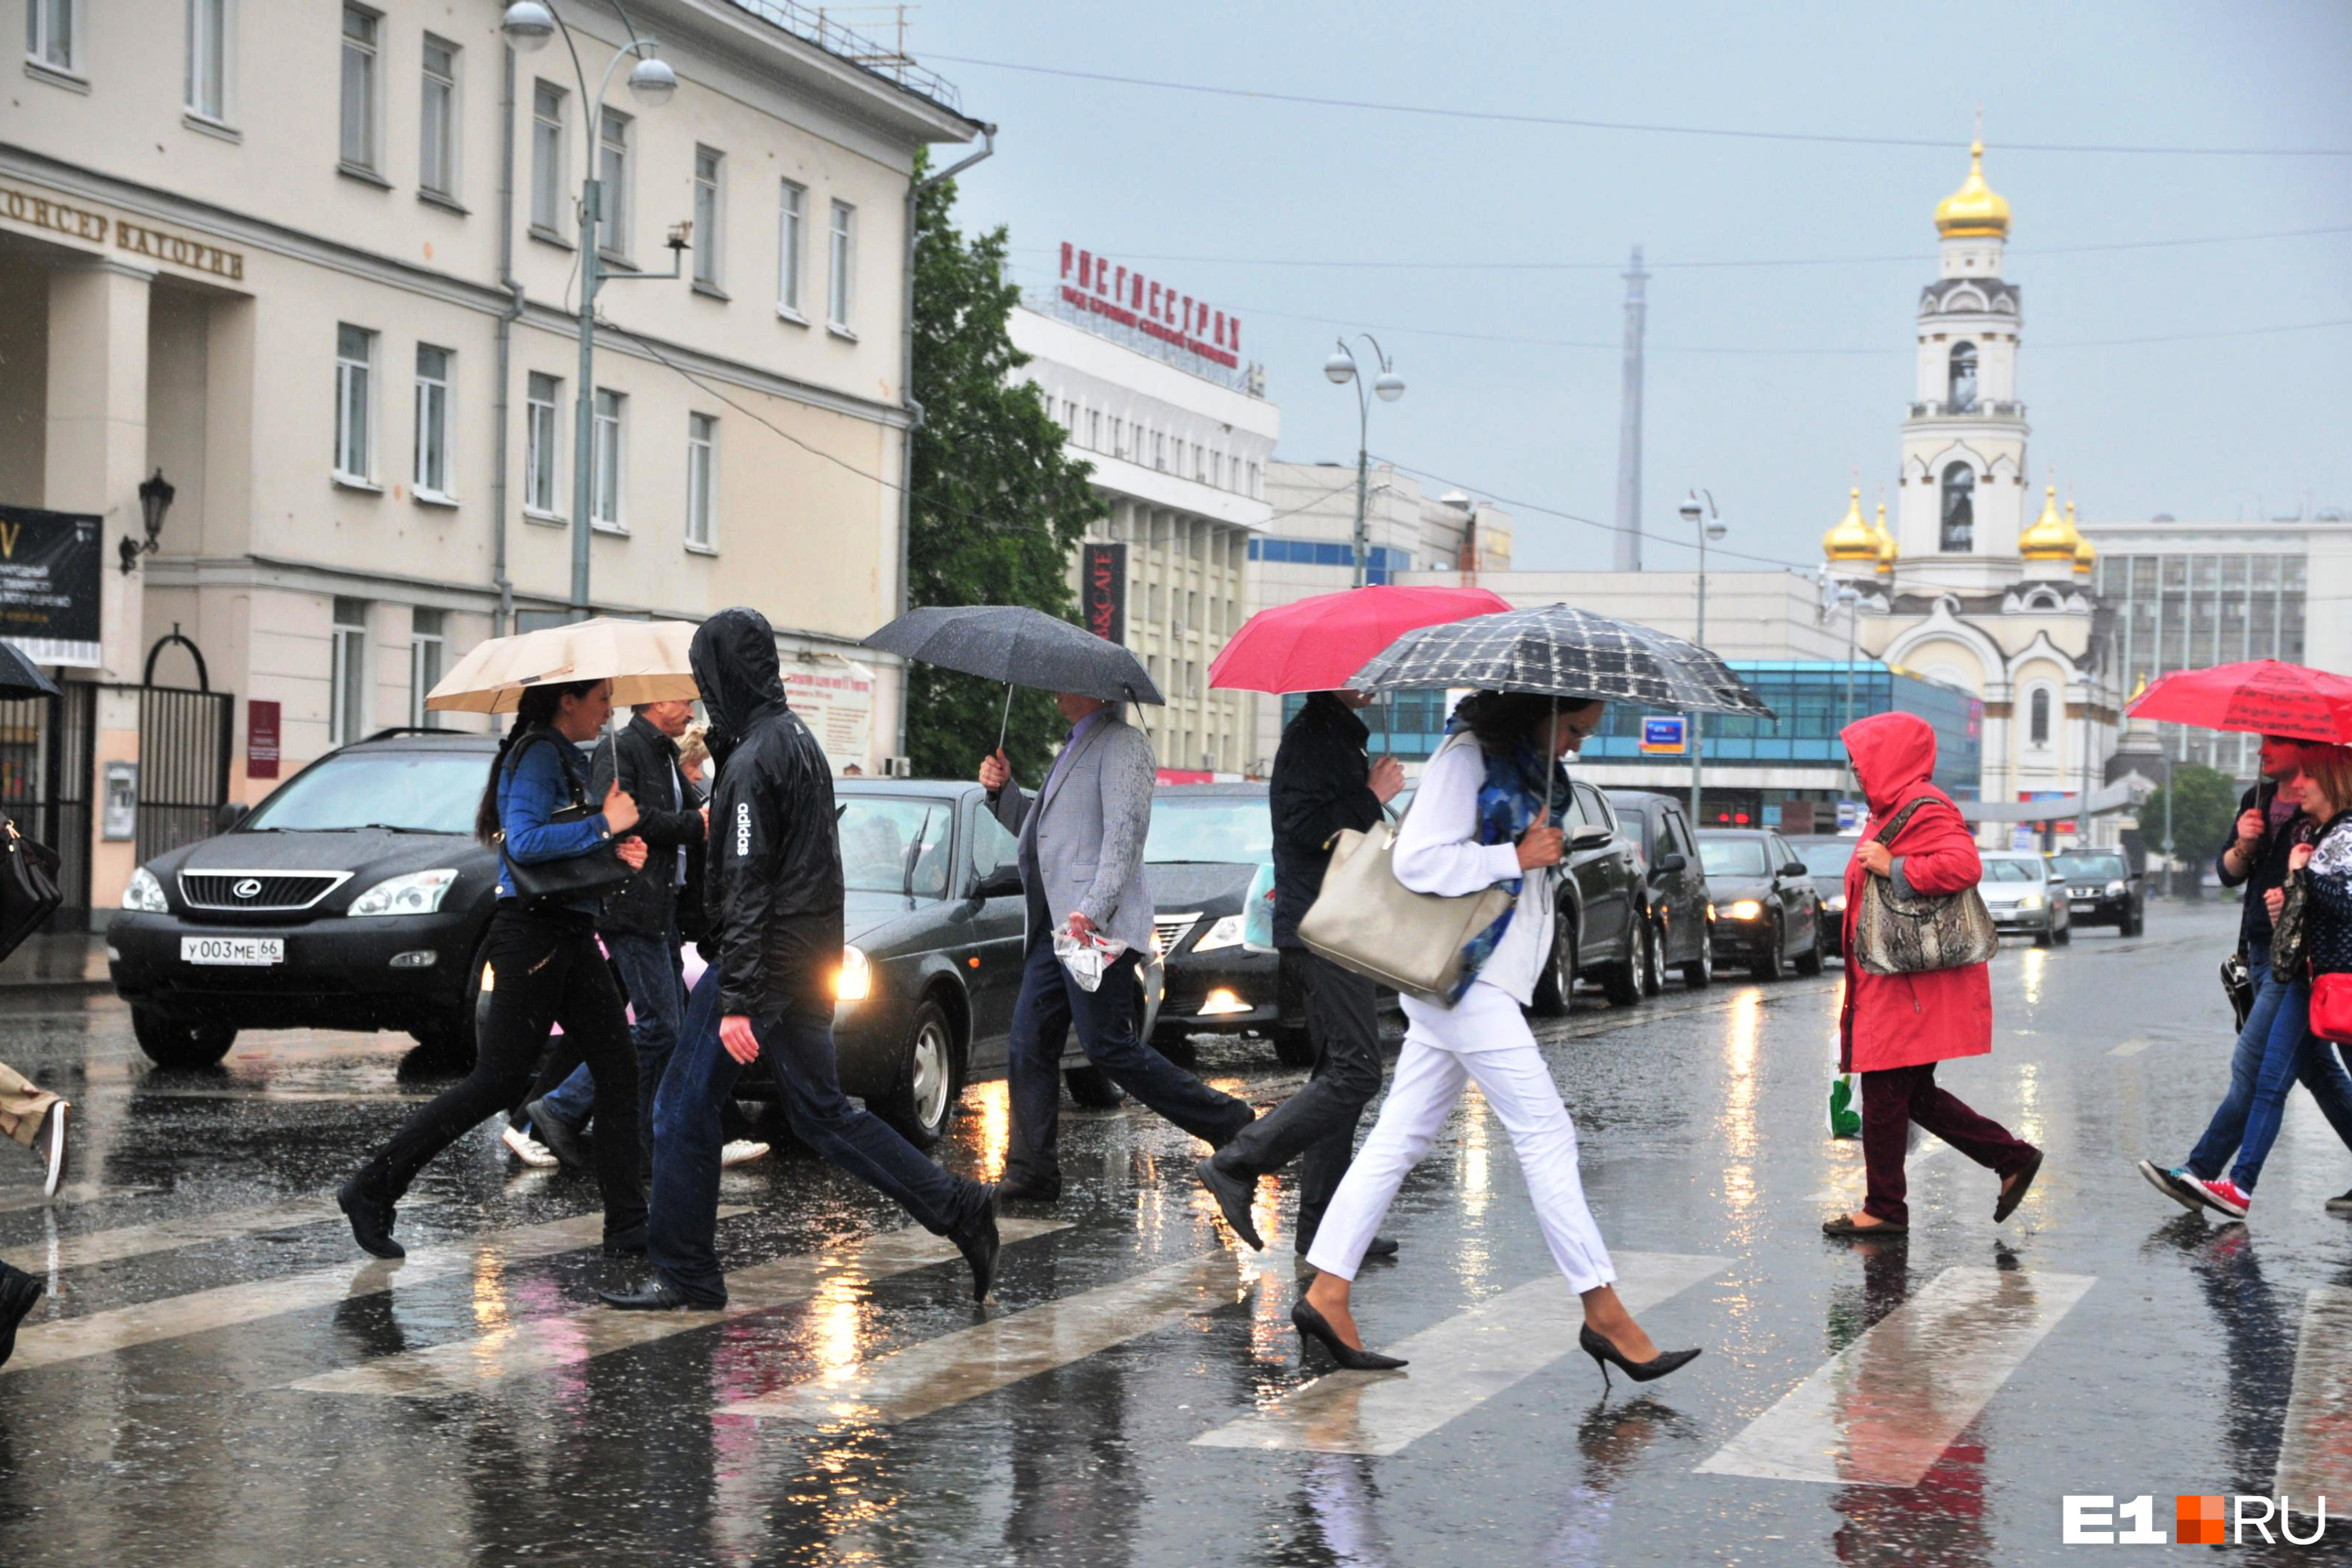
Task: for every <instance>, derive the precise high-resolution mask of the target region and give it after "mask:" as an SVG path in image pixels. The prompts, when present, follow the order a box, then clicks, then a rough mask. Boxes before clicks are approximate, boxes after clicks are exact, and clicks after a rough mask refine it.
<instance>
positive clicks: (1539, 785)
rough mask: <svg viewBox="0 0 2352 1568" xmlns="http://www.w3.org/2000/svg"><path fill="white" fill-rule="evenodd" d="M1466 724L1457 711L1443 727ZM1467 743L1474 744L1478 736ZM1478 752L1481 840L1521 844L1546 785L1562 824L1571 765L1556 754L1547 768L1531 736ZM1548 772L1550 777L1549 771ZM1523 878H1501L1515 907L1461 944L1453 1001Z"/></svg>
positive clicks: (1554, 816)
mask: <svg viewBox="0 0 2352 1568" xmlns="http://www.w3.org/2000/svg"><path fill="white" fill-rule="evenodd" d="M1464 728H1465V726H1464V725H1463V722H1462V721H1461V720H1460V719H1459V718H1458V717H1457V718H1454V719H1450V720H1448V721H1446V725H1445V732H1446V734H1447V735H1449V736H1452V735H1455V734H1459V733H1461V731H1463V729H1464ZM1468 743H1469V744H1471V745H1473V746H1476V745H1477V744H1478V742H1477V740H1476V738H1475V736H1474V737H1472V738H1471V739H1470V741H1469V742H1468ZM1479 754H1480V755H1481V756H1482V757H1484V758H1485V760H1486V780H1485V782H1484V783H1482V784H1479V786H1478V842H1479V843H1481V844H1517V842H1518V841H1519V840H1520V838H1521V837H1525V836H1526V833H1527V831H1528V828H1530V827H1532V826H1535V820H1536V817H1537V816H1538V814H1539V813H1540V812H1541V811H1542V810H1543V808H1544V801H1545V795H1546V794H1547V786H1549V796H1550V802H1551V824H1552V826H1559V824H1560V823H1561V822H1562V821H1564V820H1565V819H1566V817H1567V814H1568V810H1569V805H1570V802H1571V801H1573V800H1574V799H1575V795H1574V794H1573V792H1572V790H1571V788H1570V784H1569V782H1568V770H1567V769H1566V768H1563V767H1561V766H1560V765H1559V761H1558V759H1556V758H1555V759H1553V760H1552V762H1551V764H1550V766H1549V769H1547V768H1546V766H1545V762H1544V758H1543V757H1542V756H1541V755H1540V754H1539V753H1538V749H1537V747H1536V743H1535V739H1534V737H1533V736H1528V737H1526V738H1523V739H1522V740H1521V741H1520V742H1519V743H1518V744H1517V746H1516V747H1514V748H1513V749H1512V750H1511V751H1510V752H1507V753H1505V754H1504V755H1501V756H1496V755H1495V754H1494V753H1492V752H1487V751H1486V750H1485V749H1484V748H1483V747H1481V748H1480V752H1479ZM1547 773H1549V778H1548V779H1547V777H1546V774H1547ZM1524 880H1525V879H1523V878H1519V877H1514V878H1512V879H1510V880H1509V881H1507V882H1505V883H1503V884H1501V885H1502V886H1503V887H1506V888H1508V889H1510V890H1511V907H1510V908H1509V909H1507V910H1504V911H1503V912H1502V914H1501V915H1500V916H1498V917H1497V918H1496V921H1495V923H1494V924H1492V925H1490V926H1488V927H1487V928H1486V930H1484V931H1480V932H1479V933H1478V934H1477V935H1475V936H1474V937H1472V938H1471V939H1470V940H1469V942H1467V943H1465V944H1464V946H1463V949H1462V979H1461V982H1460V984H1456V985H1455V986H1454V993H1453V994H1452V995H1451V996H1449V997H1447V998H1446V1003H1447V1005H1449V1006H1450V1005H1453V1004H1454V1003H1456V1002H1459V1001H1461V1000H1462V998H1463V997H1464V996H1465V995H1466V994H1468V993H1469V990H1470V987H1471V985H1472V984H1474V983H1475V981H1476V980H1477V978H1478V972H1479V971H1480V970H1482V969H1484V968H1486V961H1487V960H1488V959H1490V958H1492V957H1493V956H1494V955H1495V949H1496V945H1497V944H1499V943H1500V942H1502V940H1503V933H1504V932H1505V931H1508V930H1510V929H1511V916H1512V915H1514V914H1515V913H1517V910H1518V896H1519V889H1520V886H1521V884H1522V883H1523V881H1524Z"/></svg>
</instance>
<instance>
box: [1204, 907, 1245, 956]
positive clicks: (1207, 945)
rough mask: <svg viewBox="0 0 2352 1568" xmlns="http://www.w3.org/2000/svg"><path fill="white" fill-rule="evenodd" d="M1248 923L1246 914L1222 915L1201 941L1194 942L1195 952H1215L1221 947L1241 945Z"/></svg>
mask: <svg viewBox="0 0 2352 1568" xmlns="http://www.w3.org/2000/svg"><path fill="white" fill-rule="evenodd" d="M1246 923H1247V917H1246V916H1244V915H1221V916H1219V917H1218V919H1217V923H1216V924H1214V925H1213V926H1211V927H1210V928H1209V929H1208V931H1207V932H1206V934H1204V935H1203V936H1202V938H1201V940H1200V941H1198V942H1194V943H1193V944H1192V951H1193V952H1215V951H1216V950H1217V949H1218V948H1221V947H1239V946H1241V944H1242V940H1243V939H1242V931H1243V930H1244V926H1245V925H1246Z"/></svg>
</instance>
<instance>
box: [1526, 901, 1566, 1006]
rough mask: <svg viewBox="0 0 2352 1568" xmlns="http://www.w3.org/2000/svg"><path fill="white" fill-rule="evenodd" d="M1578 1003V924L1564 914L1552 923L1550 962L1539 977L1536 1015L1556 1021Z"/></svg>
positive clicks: (1537, 981) (1561, 912)
mask: <svg viewBox="0 0 2352 1568" xmlns="http://www.w3.org/2000/svg"><path fill="white" fill-rule="evenodd" d="M1575 999H1576V921H1573V920H1571V919H1570V918H1569V914H1568V911H1567V910H1561V911H1560V913H1559V919H1557V920H1555V921H1553V922H1552V929H1551V962H1550V963H1547V964H1545V965H1544V971H1543V973H1541V974H1540V975H1538V976H1537V977H1536V999H1535V1008H1534V1011H1536V1012H1537V1013H1539V1014H1541V1015H1542V1016H1545V1017H1547V1018H1557V1017H1559V1016H1561V1015H1562V1014H1564V1013H1566V1012H1567V1011H1568V1010H1569V1008H1570V1006H1571V1005H1574V1002H1575Z"/></svg>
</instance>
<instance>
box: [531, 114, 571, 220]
mask: <svg viewBox="0 0 2352 1568" xmlns="http://www.w3.org/2000/svg"><path fill="white" fill-rule="evenodd" d="M530 226H531V227H532V228H533V229H534V230H536V231H537V232H538V233H540V234H542V235H545V236H546V237H548V238H550V239H562V237H563V89H562V88H560V87H550V86H548V85H547V83H545V82H543V81H542V82H537V83H534V84H533V85H532V87H531V89H530Z"/></svg>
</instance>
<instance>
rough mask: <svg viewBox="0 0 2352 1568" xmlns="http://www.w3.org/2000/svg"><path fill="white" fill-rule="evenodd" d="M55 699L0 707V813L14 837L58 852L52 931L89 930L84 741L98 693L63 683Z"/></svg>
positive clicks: (91, 730) (93, 728)
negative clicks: (59, 897)
mask: <svg viewBox="0 0 2352 1568" xmlns="http://www.w3.org/2000/svg"><path fill="white" fill-rule="evenodd" d="M63 684H64V691H63V694H62V695H60V696H57V697H28V698H25V699H22V700H16V701H8V702H0V810H5V812H7V814H8V816H10V818H11V819H13V820H14V821H15V822H16V826H17V830H18V831H19V832H21V833H23V834H25V835H26V837H32V838H37V839H39V840H40V841H41V842H42V843H44V844H47V845H48V846H50V847H52V848H54V849H56V850H57V852H58V859H59V861H60V862H61V863H60V865H59V866H58V891H59V892H61V893H63V894H64V895H65V899H64V901H63V902H62V903H60V904H59V905H58V912H57V913H56V914H54V915H52V916H50V917H49V929H51V930H52V931H87V930H88V929H89V826H90V823H89V792H90V760H91V754H92V748H91V745H90V741H91V737H92V736H93V735H94V734H95V733H96V732H97V729H98V688H97V687H95V686H91V685H89V684H87V683H85V682H79V681H68V682H65V683H63Z"/></svg>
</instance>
